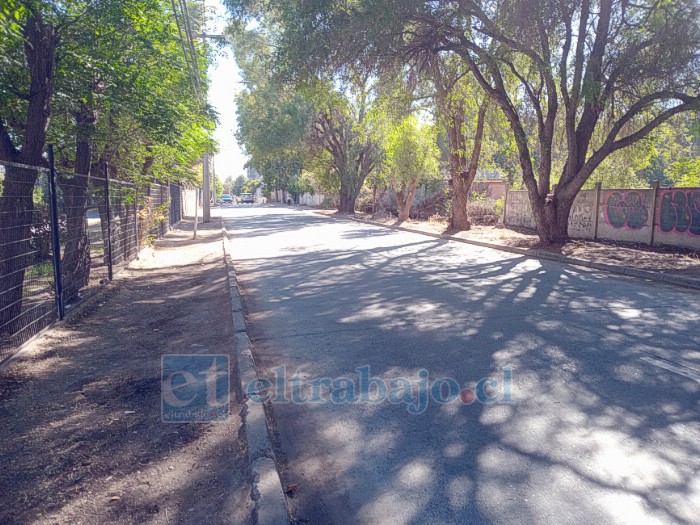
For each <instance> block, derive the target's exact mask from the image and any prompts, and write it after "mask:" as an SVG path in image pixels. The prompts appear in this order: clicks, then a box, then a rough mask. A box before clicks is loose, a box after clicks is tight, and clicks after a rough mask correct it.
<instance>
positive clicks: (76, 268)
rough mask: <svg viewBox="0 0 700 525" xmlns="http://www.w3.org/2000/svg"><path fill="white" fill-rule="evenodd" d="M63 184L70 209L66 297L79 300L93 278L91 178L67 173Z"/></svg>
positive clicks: (64, 260)
mask: <svg viewBox="0 0 700 525" xmlns="http://www.w3.org/2000/svg"><path fill="white" fill-rule="evenodd" d="M59 185H60V187H61V189H62V190H63V202H64V204H65V211H66V228H67V235H66V245H65V248H64V250H63V258H62V260H61V273H62V275H63V298H64V300H65V301H66V302H69V301H71V300H73V299H75V298H76V297H77V295H78V292H79V291H80V289H81V288H83V287H85V286H87V284H88V281H89V280H90V239H89V237H88V229H87V201H88V177H87V175H83V174H76V175H75V176H72V177H69V176H66V175H63V176H62V177H61V178H60V182H59Z"/></svg>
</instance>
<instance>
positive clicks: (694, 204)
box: [659, 190, 700, 235]
mask: <svg viewBox="0 0 700 525" xmlns="http://www.w3.org/2000/svg"><path fill="white" fill-rule="evenodd" d="M659 229H660V230H661V231H662V232H665V233H669V232H675V233H689V234H691V235H700V190H666V191H664V192H663V193H662V194H661V205H660V206H659Z"/></svg>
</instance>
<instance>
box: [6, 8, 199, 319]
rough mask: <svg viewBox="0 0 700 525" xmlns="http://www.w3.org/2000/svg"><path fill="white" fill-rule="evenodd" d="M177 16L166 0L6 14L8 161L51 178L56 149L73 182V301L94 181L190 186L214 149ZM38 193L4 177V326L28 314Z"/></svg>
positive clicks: (84, 261)
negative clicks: (51, 147)
mask: <svg viewBox="0 0 700 525" xmlns="http://www.w3.org/2000/svg"><path fill="white" fill-rule="evenodd" d="M170 9H171V7H170V3H169V2H166V1H165V0H119V1H114V2H102V1H100V2H95V1H91V0H73V1H69V2H54V1H29V0H6V2H5V3H4V4H3V9H2V10H0V54H1V55H2V56H3V58H4V62H3V69H2V70H0V159H1V160H4V161H10V162H15V163H21V164H26V165H30V166H44V165H46V161H45V160H44V158H43V153H44V150H45V146H46V142H47V140H48V138H49V137H50V140H51V142H53V143H54V144H55V145H56V152H57V161H58V164H59V167H60V168H61V171H63V172H67V171H68V170H70V171H73V172H74V173H75V175H69V174H67V173H61V174H60V176H59V178H58V182H59V185H60V186H61V187H62V189H63V196H64V202H65V204H66V212H67V220H68V232H69V233H68V238H67V240H66V244H65V247H64V250H63V263H64V264H63V270H64V274H65V275H70V276H71V279H70V282H71V283H74V284H75V286H74V287H72V288H71V287H69V288H67V289H66V290H65V292H66V298H70V296H72V295H75V294H76V293H77V289H78V288H79V287H80V286H82V285H83V284H85V283H86V282H87V279H88V277H89V260H90V259H89V241H88V237H87V228H86V224H85V209H86V206H87V202H88V191H87V187H88V182H89V179H90V177H91V176H93V174H94V173H95V171H96V170H100V174H101V173H103V170H104V166H105V165H106V162H108V161H109V162H110V164H111V165H112V169H113V170H116V168H117V167H119V168H122V169H129V170H130V173H131V174H132V176H135V177H136V178H138V179H140V178H143V179H146V178H150V177H151V176H152V175H153V174H155V173H157V174H158V175H161V176H162V175H164V174H165V173H168V175H171V174H172V178H183V177H186V176H192V173H191V172H190V167H191V165H192V161H193V160H194V159H195V158H198V157H199V156H200V155H201V153H202V152H203V151H204V149H205V148H211V147H212V145H213V141H212V139H211V135H212V131H213V122H212V114H211V112H210V111H208V110H207V108H205V107H202V106H200V105H199V103H198V102H197V101H196V99H195V97H194V96H193V91H192V88H191V83H190V77H189V75H188V74H187V72H186V71H187V70H186V68H185V67H184V60H185V59H184V56H183V55H182V49H181V47H180V43H179V41H178V39H177V37H176V34H177V33H176V31H177V29H176V27H175V24H174V21H173V20H172V13H171V11H170ZM203 54H204V53H201V52H200V53H199V54H198V60H199V62H200V63H199V64H198V67H200V68H201V69H202V70H203V69H205V68H206V57H204V56H203ZM55 115H59V116H61V117H63V118H58V119H56V118H54V119H52V116H55ZM170 178H171V177H170V176H169V177H168V178H167V179H170ZM167 179H166V180H167ZM35 182H36V171H35V170H29V169H23V168H9V169H8V170H6V175H5V184H4V185H3V190H2V191H3V195H2V198H0V216H2V217H3V238H2V239H0V261H3V262H2V263H1V264H2V268H0V276H2V277H0V289H2V290H3V292H4V293H2V294H0V326H3V325H5V324H6V322H7V320H8V319H12V318H15V317H17V315H18V314H19V312H20V311H21V307H22V306H21V297H22V290H23V283H24V268H25V267H26V263H27V261H26V258H25V256H24V254H26V253H28V252H29V249H28V241H29V237H30V225H31V222H32V220H31V219H32V211H33V203H32V198H31V196H32V192H33V187H34V184H35ZM5 226H7V228H6V229H5ZM8 232H9V233H8Z"/></svg>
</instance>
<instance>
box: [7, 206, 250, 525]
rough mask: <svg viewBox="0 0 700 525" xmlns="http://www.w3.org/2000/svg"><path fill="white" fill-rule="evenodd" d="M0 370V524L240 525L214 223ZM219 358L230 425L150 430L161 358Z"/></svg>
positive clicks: (243, 519)
mask: <svg viewBox="0 0 700 525" xmlns="http://www.w3.org/2000/svg"><path fill="white" fill-rule="evenodd" d="M187 226H188V225H187V224H186V225H184V226H183V227H182V229H178V230H175V231H174V232H172V233H171V234H169V235H168V236H166V238H165V239H163V240H161V241H158V243H157V245H156V248H157V249H156V250H155V251H154V252H153V253H152V254H150V255H147V256H146V257H142V259H141V260H140V261H137V262H136V263H135V264H134V265H132V268H131V269H129V270H127V271H125V272H123V273H122V274H120V275H119V276H118V277H117V279H116V280H115V281H114V283H112V284H110V285H107V286H105V287H103V288H102V289H101V290H100V291H99V292H98V293H97V294H96V295H94V296H93V297H91V298H90V299H88V300H87V301H86V302H85V304H84V305H83V306H82V307H80V310H79V311H78V312H76V313H75V314H74V315H73V316H72V317H71V318H70V319H69V321H68V322H66V323H65V324H63V325H62V326H60V327H58V328H56V329H54V330H52V331H50V332H49V333H47V334H46V335H45V336H43V337H41V338H39V339H38V340H36V341H34V342H33V343H32V344H31V345H30V346H29V347H28V348H26V349H25V350H24V351H22V352H21V353H20V354H19V355H18V357H17V358H16V359H15V360H14V361H13V362H12V363H11V364H10V365H9V366H7V367H6V369H5V370H3V371H2V372H0V421H1V422H2V423H1V424H0V523H41V524H44V523H45V524H49V523H75V524H78V523H153V524H157V523H158V524H160V523H163V524H166V523H251V522H252V512H253V502H252V501H251V499H250V492H251V486H250V483H249V480H250V471H249V466H248V462H247V456H246V448H245V439H243V436H241V435H240V432H241V418H240V411H241V408H242V405H241V404H240V400H239V399H238V397H237V395H236V389H235V388H234V385H236V384H237V382H238V378H237V377H235V374H236V371H235V369H234V367H233V364H234V362H235V361H234V360H233V358H234V353H233V345H234V334H233V327H232V323H231V308H230V304H229V296H228V295H229V287H228V283H227V274H226V270H225V266H224V262H223V246H222V239H221V229H220V223H219V221H218V220H217V221H214V222H213V223H212V224H209V225H204V226H202V225H200V228H199V232H198V239H197V240H196V241H193V240H192V231H191V224H189V228H188V227H187ZM166 354H198V355H204V354H222V355H226V356H229V357H230V359H231V368H232V370H233V373H232V374H231V377H230V389H229V392H230V396H231V398H230V409H229V417H228V418H227V419H226V420H225V421H224V422H220V423H163V422H162V421H161V356H162V355H166Z"/></svg>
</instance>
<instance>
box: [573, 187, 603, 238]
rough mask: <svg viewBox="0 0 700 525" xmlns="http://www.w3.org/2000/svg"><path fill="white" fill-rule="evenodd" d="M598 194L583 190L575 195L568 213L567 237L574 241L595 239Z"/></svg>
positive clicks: (593, 191)
mask: <svg viewBox="0 0 700 525" xmlns="http://www.w3.org/2000/svg"><path fill="white" fill-rule="evenodd" d="M597 208H598V192H597V191H596V190H583V191H580V192H579V194H578V195H576V199H575V200H574V204H573V206H571V211H570V212H569V236H570V237H572V238H574V239H595V231H596V210H597Z"/></svg>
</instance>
